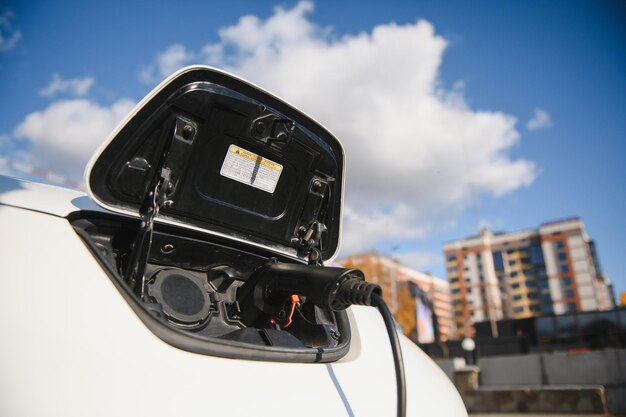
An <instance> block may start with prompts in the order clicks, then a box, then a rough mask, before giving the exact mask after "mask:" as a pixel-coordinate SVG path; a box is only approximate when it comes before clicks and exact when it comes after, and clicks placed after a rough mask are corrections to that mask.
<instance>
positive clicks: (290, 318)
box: [283, 294, 300, 329]
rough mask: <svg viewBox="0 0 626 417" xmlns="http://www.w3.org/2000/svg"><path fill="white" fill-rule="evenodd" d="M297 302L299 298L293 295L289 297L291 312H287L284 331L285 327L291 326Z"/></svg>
mask: <svg viewBox="0 0 626 417" xmlns="http://www.w3.org/2000/svg"><path fill="white" fill-rule="evenodd" d="M299 302H300V297H298V296H297V295H295V294H294V295H292V296H291V311H290V312H289V321H287V324H285V325H284V326H283V329H286V328H287V327H289V326H291V322H292V321H291V320H292V318H293V312H294V311H296V304H298V303H299Z"/></svg>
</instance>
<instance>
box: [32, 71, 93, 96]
mask: <svg viewBox="0 0 626 417" xmlns="http://www.w3.org/2000/svg"><path fill="white" fill-rule="evenodd" d="M93 82H94V79H93V78H92V77H84V78H71V79H69V80H64V79H62V78H61V76H59V74H53V75H52V81H50V84H48V85H47V86H46V87H45V88H43V89H41V90H40V91H39V94H40V95H42V96H44V97H53V96H54V95H56V94H59V93H61V94H68V95H73V96H78V97H82V96H84V95H85V94H87V93H88V92H89V89H91V87H92V86H93Z"/></svg>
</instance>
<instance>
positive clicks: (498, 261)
mask: <svg viewBox="0 0 626 417" xmlns="http://www.w3.org/2000/svg"><path fill="white" fill-rule="evenodd" d="M492 255H493V267H494V269H495V270H496V271H503V270H504V260H503V259H502V252H492Z"/></svg>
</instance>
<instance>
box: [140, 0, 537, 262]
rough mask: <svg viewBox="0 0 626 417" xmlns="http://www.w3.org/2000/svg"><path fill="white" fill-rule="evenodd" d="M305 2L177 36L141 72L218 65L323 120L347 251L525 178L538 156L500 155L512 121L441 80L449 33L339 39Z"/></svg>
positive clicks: (396, 237) (442, 218) (399, 32)
mask: <svg viewBox="0 0 626 417" xmlns="http://www.w3.org/2000/svg"><path fill="white" fill-rule="evenodd" d="M312 11H313V4H312V3H310V2H306V1H304V2H300V3H298V5H296V6H295V7H293V8H291V9H285V8H281V7H277V8H276V9H275V11H274V14H273V15H272V16H270V17H269V18H268V19H265V20H263V19H260V18H258V17H256V16H251V15H248V16H243V17H241V18H240V19H239V21H238V22H237V23H236V24H234V25H231V26H228V27H224V28H222V29H221V30H220V31H219V37H220V41H219V42H216V43H210V44H207V45H205V46H204V47H203V48H201V49H200V50H198V51H190V50H188V49H187V48H186V47H184V46H183V45H173V46H171V47H170V48H168V49H166V50H165V51H164V52H162V53H161V54H159V55H157V57H156V59H155V61H154V62H153V63H152V64H151V65H150V66H148V67H147V68H146V69H145V70H144V71H145V72H146V73H149V74H151V75H152V76H157V75H158V76H160V77H164V76H166V75H169V74H170V73H171V72H173V71H174V70H175V69H177V66H183V65H187V64H190V63H193V62H195V63H204V64H208V65H215V66H218V67H221V68H224V69H226V70H229V71H231V72H233V73H235V74H237V75H240V76H243V77H244V78H247V79H249V80H251V81H253V82H255V83H257V84H258V85H260V86H263V87H264V88H267V89H268V90H270V91H272V92H274V93H276V94H278V95H280V96H282V97H283V98H285V99H287V100H288V101H290V102H291V103H293V104H295V105H296V106H298V107H299V108H301V109H303V110H304V111H306V112H307V113H309V114H311V115H312V116H313V117H315V118H316V119H317V120H319V121H320V122H322V123H323V124H324V125H326V126H327V127H328V128H330V130H331V131H333V132H334V133H335V134H336V135H337V136H338V137H339V138H340V140H341V141H342V143H343V144H344V147H345V149H346V154H347V190H346V210H345V223H344V234H343V244H342V247H343V250H342V253H343V254H344V255H347V254H349V253H351V252H354V251H357V250H362V249H366V248H368V247H371V246H372V245H373V244H375V243H376V242H381V241H386V242H395V241H406V240H415V239H421V238H424V237H426V236H428V234H429V233H431V232H432V230H435V229H436V228H437V225H438V224H439V225H441V224H443V223H446V222H448V219H449V218H450V217H451V216H452V217H453V216H455V215H456V214H458V213H459V212H460V211H461V210H462V208H463V207H464V206H466V205H467V204H468V202H469V200H470V196H471V195H472V193H476V194H478V195H480V194H487V195H492V196H495V197H498V196H501V195H503V194H506V193H508V192H511V191H514V190H516V189H518V188H520V187H523V186H528V185H530V184H531V183H532V181H533V180H534V178H535V176H536V172H537V170H536V167H535V165H534V164H533V163H532V162H530V161H527V160H524V159H515V160H514V159H512V158H511V157H510V156H509V155H508V151H509V150H510V148H511V147H512V146H514V145H515V143H516V142H517V141H518V140H519V137H520V135H519V133H518V131H517V130H516V127H515V126H516V123H517V120H516V119H515V118H514V117H513V116H511V115H507V114H504V113H502V112H498V111H486V110H480V111H478V110H473V109H471V108H469V106H468V104H467V102H466V100H465V97H464V95H465V92H464V91H465V88H466V86H465V84H464V83H463V82H462V81H459V82H457V83H455V84H454V86H453V88H451V89H446V88H445V87H443V86H442V85H441V81H440V79H439V71H440V67H441V64H442V59H443V54H444V51H445V50H446V47H447V43H446V40H445V39H444V38H442V37H441V36H439V35H437V34H436V33H435V29H434V27H433V25H432V24H430V23H429V22H427V21H425V20H419V21H417V22H415V23H413V24H406V25H398V24H395V23H389V24H383V25H379V26H376V27H374V28H373V29H372V30H371V31H370V32H363V33H359V34H354V35H345V36H340V37H338V36H336V35H334V34H333V33H332V30H331V29H330V28H326V27H320V26H318V25H316V24H315V23H313V22H312V21H311V20H310V19H309V17H308V15H309V14H310V13H311V12H312ZM144 79H145V78H144Z"/></svg>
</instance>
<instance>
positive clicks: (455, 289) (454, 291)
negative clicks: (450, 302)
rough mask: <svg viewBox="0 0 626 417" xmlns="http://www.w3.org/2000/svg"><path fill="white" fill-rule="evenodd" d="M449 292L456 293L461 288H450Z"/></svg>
mask: <svg viewBox="0 0 626 417" xmlns="http://www.w3.org/2000/svg"><path fill="white" fill-rule="evenodd" d="M451 292H452V294H458V293H460V292H461V289H460V288H452V291H451Z"/></svg>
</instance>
